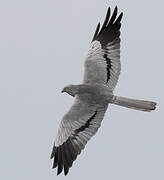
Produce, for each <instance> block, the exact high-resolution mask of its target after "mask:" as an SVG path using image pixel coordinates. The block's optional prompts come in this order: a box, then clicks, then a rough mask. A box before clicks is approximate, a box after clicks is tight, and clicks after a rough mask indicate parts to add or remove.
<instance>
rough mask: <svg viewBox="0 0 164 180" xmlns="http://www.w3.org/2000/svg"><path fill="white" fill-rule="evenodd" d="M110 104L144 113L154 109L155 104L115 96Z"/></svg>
mask: <svg viewBox="0 0 164 180" xmlns="http://www.w3.org/2000/svg"><path fill="white" fill-rule="evenodd" d="M112 104H117V105H119V106H123V107H127V108H131V109H135V110H140V111H146V112H150V111H152V110H155V108H156V103H155V102H152V101H143V100H136V99H130V98H125V97H119V96H115V99H114V101H113V102H112Z"/></svg>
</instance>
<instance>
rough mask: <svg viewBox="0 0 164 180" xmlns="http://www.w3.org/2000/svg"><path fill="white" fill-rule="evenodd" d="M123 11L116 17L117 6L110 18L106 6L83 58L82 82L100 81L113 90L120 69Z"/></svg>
mask: <svg viewBox="0 0 164 180" xmlns="http://www.w3.org/2000/svg"><path fill="white" fill-rule="evenodd" d="M122 16H123V13H121V14H120V15H119V16H118V18H117V7H115V9H114V12H113V14H112V16H111V18H110V8H108V11H107V15H106V18H105V21H104V24H103V26H102V28H101V30H100V31H99V29H100V23H99V24H98V26H97V28H96V32H95V34H94V37H93V40H92V43H91V45H90V48H89V51H88V55H87V58H86V60H85V72H84V80H83V82H84V83H101V84H105V85H107V86H109V88H110V89H111V90H114V88H115V86H116V84H117V81H118V78H119V74H120V70H121V65H120V27H121V19H122Z"/></svg>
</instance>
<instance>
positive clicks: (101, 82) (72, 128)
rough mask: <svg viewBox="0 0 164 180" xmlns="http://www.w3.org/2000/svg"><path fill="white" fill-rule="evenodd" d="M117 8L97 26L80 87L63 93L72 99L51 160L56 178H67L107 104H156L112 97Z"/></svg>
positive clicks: (116, 61) (151, 106)
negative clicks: (55, 170)
mask: <svg viewBox="0 0 164 180" xmlns="http://www.w3.org/2000/svg"><path fill="white" fill-rule="evenodd" d="M117 11H118V10H117V7H116V8H115V9H114V12H113V14H112V16H111V17H110V14H111V12H110V8H108V11H107V15H106V18H105V20H104V23H103V25H102V27H101V29H100V23H99V24H98V26H97V28H96V31H95V34H94V37H93V40H92V42H91V45H90V48H89V51H88V54H87V57H86V60H85V65H84V66H85V71H84V78H83V82H82V84H79V85H68V86H66V87H65V88H64V89H63V90H62V92H67V93H68V94H69V95H71V96H73V97H75V100H74V103H73V105H72V107H71V108H70V110H69V111H68V112H67V113H66V114H65V115H64V117H63V118H62V120H61V122H60V125H59V129H58V134H57V137H56V140H55V143H54V146H53V150H52V154H51V158H52V159H53V160H54V162H53V168H57V175H58V174H60V173H61V172H62V171H63V170H64V174H65V175H67V174H68V172H69V169H70V167H72V164H73V162H74V161H75V160H76V158H77V156H78V155H79V154H80V153H81V151H82V150H83V149H84V148H85V145H86V144H87V142H88V141H89V140H90V138H91V137H92V136H94V135H95V133H96V132H97V131H98V129H99V127H100V126H101V122H102V120H103V117H104V114H105V112H106V110H107V108H108V105H109V104H116V105H120V106H123V107H127V108H132V109H136V110H142V111H151V110H154V109H155V106H156V103H154V102H150V101H143V100H135V99H129V98H124V97H118V96H115V95H114V94H113V90H114V89H115V86H116V84H117V81H118V78H119V75H120V70H121V64H120V27H121V19H122V16H123V13H121V14H120V15H119V16H118V18H117Z"/></svg>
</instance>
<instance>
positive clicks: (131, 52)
mask: <svg viewBox="0 0 164 180" xmlns="http://www.w3.org/2000/svg"><path fill="white" fill-rule="evenodd" d="M115 5H118V8H119V12H121V11H122V12H123V13H124V17H123V19H122V28H121V33H122V34H121V39H122V41H121V64H122V71H121V76H120V79H119V82H118V85H117V88H116V90H115V94H117V95H121V96H127V97H133V98H139V99H145V100H152V101H156V102H157V103H158V106H157V110H156V111H154V112H151V113H144V112H139V111H135V110H129V109H125V108H122V107H118V106H114V105H110V106H109V108H108V111H107V112H106V115H105V118H104V120H103V122H102V126H101V128H100V129H99V131H98V133H97V134H96V135H95V136H94V137H93V138H92V140H91V141H89V143H88V144H87V146H86V148H85V150H84V151H83V152H82V153H81V155H80V156H79V157H78V158H77V160H76V161H75V163H74V164H73V167H72V168H71V169H70V172H69V174H68V176H67V177H65V176H64V175H60V176H58V177H57V176H56V170H52V169H51V166H52V162H51V160H50V159H49V157H50V153H51V150H52V145H53V142H54V139H55V137H56V134H57V129H58V125H59V122H60V120H61V118H62V116H63V114H64V113H65V112H66V111H68V109H69V107H70V106H71V104H72V102H73V98H72V97H70V96H68V95H66V94H61V93H60V91H61V89H62V88H63V87H64V86H65V85H67V84H70V83H80V82H81V80H82V76H83V62H84V59H85V56H86V54H87V50H88V46H89V43H90V41H91V39H92V36H93V33H94V31H95V27H96V25H97V23H98V22H99V21H100V22H103V19H104V16H105V14H106V10H107V8H108V6H111V8H112V10H113V8H114V7H115ZM163 7H164V3H163V1H162V0H156V1H150V0H144V1H143V0H137V1H132V0H124V1H121V0H120V1H119V0H118V1H105V0H81V1H79V0H78V1H77V0H67V1H66V0H60V1H59V0H46V1H45V0H28V1H22V0H14V1H13V0H5V1H1V2H0V178H1V179H5V180H11V179H14V180H33V179H36V180H54V179H59V180H63V179H69V180H77V179H78V180H84V179H94V180H100V179H104V180H105V179H111V180H163V179H164V118H163V116H164V112H163V109H164V102H163V100H164V70H163V68H164V58H163V51H164V46H163V40H164V35H163V33H164V10H163Z"/></svg>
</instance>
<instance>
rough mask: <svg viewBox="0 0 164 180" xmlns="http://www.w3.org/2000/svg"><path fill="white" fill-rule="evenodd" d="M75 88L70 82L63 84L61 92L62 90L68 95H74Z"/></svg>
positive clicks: (75, 92)
mask: <svg viewBox="0 0 164 180" xmlns="http://www.w3.org/2000/svg"><path fill="white" fill-rule="evenodd" d="M76 89H77V88H76V86H75V85H72V84H70V85H67V86H65V87H64V88H63V90H62V91H61V92H62V93H63V92H66V93H68V94H69V95H71V96H73V97H75V95H76V94H77V91H76Z"/></svg>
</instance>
